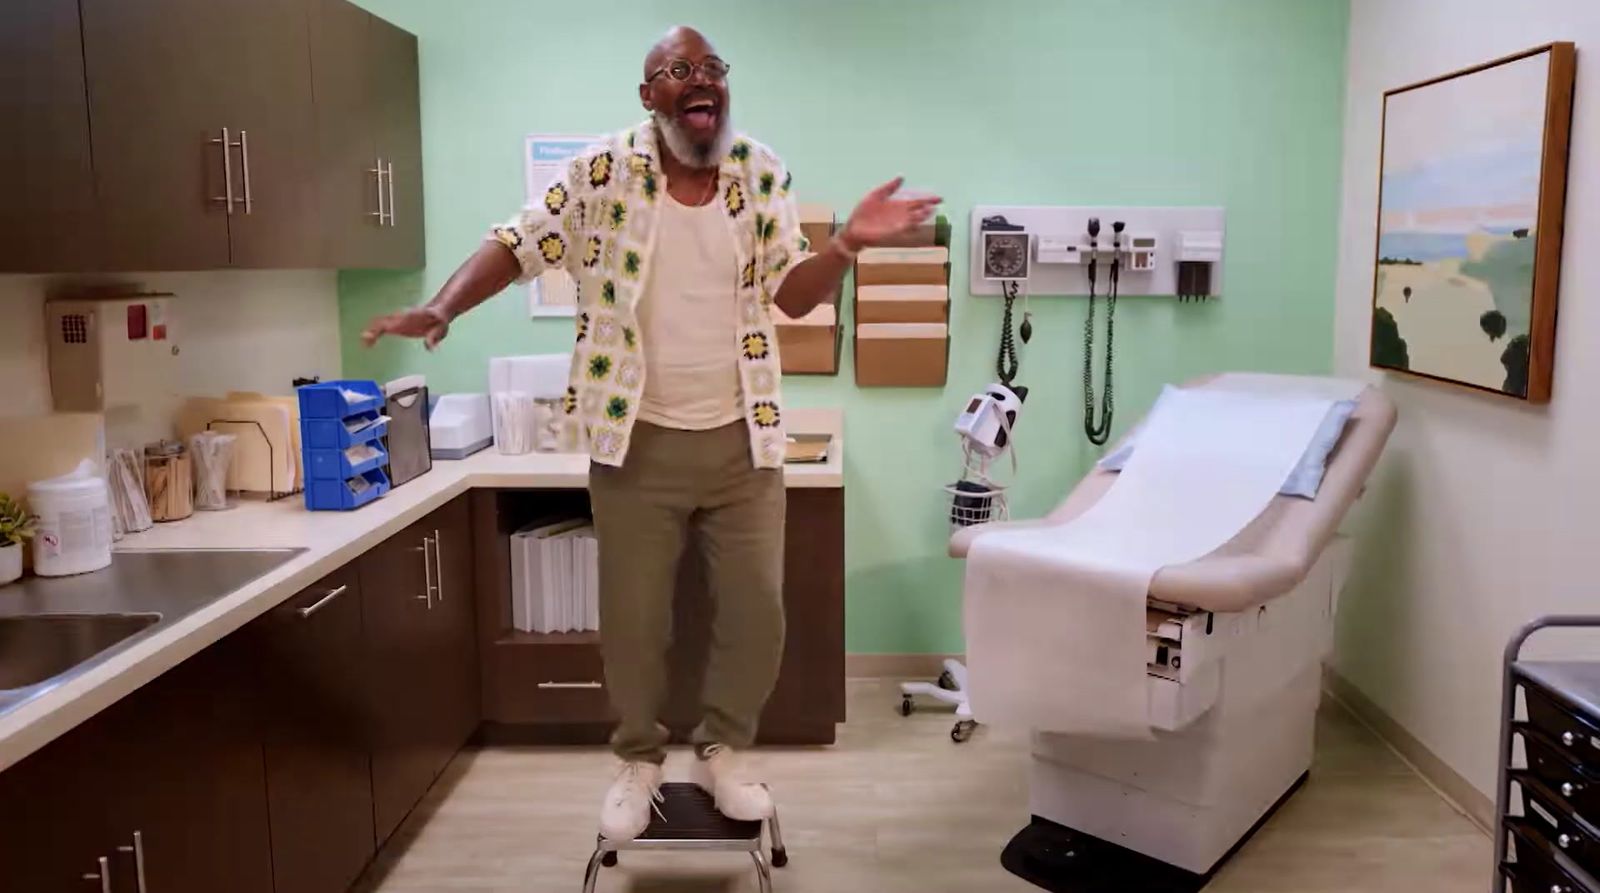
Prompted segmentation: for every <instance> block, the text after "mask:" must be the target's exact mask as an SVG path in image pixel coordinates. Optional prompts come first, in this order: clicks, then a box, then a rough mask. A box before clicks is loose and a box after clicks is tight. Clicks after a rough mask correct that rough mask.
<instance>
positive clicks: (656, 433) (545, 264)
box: [364, 27, 939, 839]
mask: <svg viewBox="0 0 1600 893" xmlns="http://www.w3.org/2000/svg"><path fill="white" fill-rule="evenodd" d="M727 75H728V65H727V63H725V62H724V61H722V59H721V58H719V57H718V56H717V55H716V52H715V51H714V50H713V49H712V46H711V44H710V43H709V42H708V41H707V40H706V38H705V37H704V36H703V35H701V34H700V33H699V32H697V31H695V30H693V29H690V28H681V27H680V28H675V29H673V30H672V31H670V32H668V33H667V35H666V36H665V37H663V38H662V39H661V41H660V42H659V43H657V44H656V45H655V46H654V47H653V48H652V49H651V50H650V52H649V54H648V55H647V56H646V57H645V64H644V81H643V82H642V83H641V84H640V85H639V100H640V102H641V103H642V104H643V105H644V107H645V109H646V110H647V111H648V112H649V113H650V119H649V120H648V121H647V122H645V123H644V124H641V125H639V126H638V127H635V128H634V129H632V130H629V131H627V132H625V133H623V134H620V135H618V136H617V137H615V138H613V139H611V140H610V141H608V142H607V143H606V144H605V145H603V146H600V147H596V148H594V149H591V150H589V151H588V152H587V153H585V154H584V155H582V156H581V157H579V158H578V159H576V160H575V161H574V162H572V164H571V165H570V167H569V169H568V171H567V173H566V174H565V175H564V176H562V177H560V178H557V180H556V181H555V182H554V183H552V184H550V187H549V189H548V190H547V191H546V192H545V194H544V198H543V200H542V201H541V202H540V203H538V204H537V205H535V206H533V207H529V208H527V209H526V210H524V211H523V213H522V214H521V215H520V216H519V217H518V218H516V219H515V220H513V221H511V222H510V223H507V224H505V225H503V226H496V227H494V228H493V229H492V230H491V233H490V238H489V239H488V240H487V241H486V242H485V244H484V245H483V246H482V247H481V248H479V249H478V251H477V253H476V254H474V255H473V256H472V258H471V259H469V260H468V261H467V262H466V263H465V264H464V265H462V267H461V268H460V269H459V270H457V271H456V272H455V274H454V275H452V276H451V277H450V280H449V281H448V282H446V283H445V285H444V287H443V288H442V289H441V290H440V291H439V294H438V295H437V296H436V297H435V298H434V299H433V300H432V301H430V302H429V303H428V304H426V305H425V306H422V307H418V308H414V309H410V310H404V311H401V312H398V313H394V314H391V315H389V316H386V317H382V318H380V319H377V320H374V321H373V322H372V324H371V325H370V326H369V328H368V329H367V331H366V333H365V335H364V337H365V340H366V342H367V343H368V344H371V343H373V342H375V341H376V340H377V339H378V338H380V337H382V336H383V335H402V336H407V337H412V338H422V339H423V340H424V342H425V344H426V345H427V346H428V347H429V348H430V349H431V348H432V347H433V346H435V345H436V344H438V343H439V341H440V340H441V339H443V338H444V337H445V334H446V332H447V331H448V329H449V326H450V322H451V321H452V320H453V319H455V318H456V317H457V316H459V315H460V314H462V313H464V312H466V311H467V310H469V309H471V308H472V307H475V306H477V305H478V304H480V303H482V302H483V301H484V300H486V299H487V298H489V297H490V296H491V295H494V294H495V293H497V292H499V291H501V290H502V289H504V288H505V287H506V286H508V285H510V284H511V283H512V282H513V281H519V282H520V281H526V280H527V279H529V278H530V277H533V276H536V275H538V274H539V273H541V272H542V271H544V270H546V269H549V268H557V267H559V268H561V269H565V270H567V271H568V272H569V273H571V274H572V275H573V277H574V278H575V279H576V280H577V283H578V315H577V344H576V348H575V351H574V354H573V364H572V372H571V377H570V382H569V387H568V388H567V395H566V399H565V401H564V409H565V411H566V417H565V419H564V424H565V425H567V431H566V433H567V435H568V437H569V439H570V442H574V443H577V442H581V441H580V440H579V438H580V437H582V438H583V439H584V440H586V441H587V443H588V449H589V454H590V457H591V472H590V479H589V492H590V502H591V507H592V510H593V513H594V521H595V532H596V536H597V537H598V539H599V542H600V590H601V591H600V636H601V651H602V653H603V655H604V659H605V672H606V688H607V691H608V693H609V695H610V698H611V703H612V706H613V708H614V709H615V710H616V712H617V714H618V716H619V719H620V723H619V725H618V727H617V729H616V732H615V734H614V735H613V737H612V747H613V749H614V750H615V751H616V754H617V756H618V757H620V758H621V760H622V768H621V769H620V771H619V772H618V774H617V776H616V779H615V780H614V782H613V783H612V785H611V788H610V790H609V792H608V793H607V795H606V798H605V801H604V804H603V807H602V811H601V820H600V828H601V833H603V834H604V835H605V836H606V837H608V838H611V839H632V838H634V837H637V836H638V835H639V833H640V832H642V831H643V830H644V828H645V826H646V825H647V824H648V823H649V820H650V812H651V805H652V799H653V798H659V796H660V795H659V792H658V790H657V789H658V788H659V786H660V784H661V777H662V772H661V764H662V762H663V760H664V759H665V756H666V751H665V745H666V743H667V730H666V729H665V728H663V727H662V726H661V725H660V724H659V723H658V721H657V717H658V715H659V713H660V710H661V707H662V702H663V699H664V697H665V692H666V683H667V668H666V652H667V648H668V645H669V644H670V638H671V621H672V598H673V585H674V580H675V579H676V567H677V564H678V560H679V557H680V555H681V553H682V551H683V548H684V544H685V542H686V538H687V537H688V535H689V534H690V533H691V532H693V533H694V534H695V535H696V539H697V541H698V542H699V543H700V545H701V549H702V552H703V556H704V558H705V564H706V569H707V583H708V586H709V588H710V594H711V598H712V602H713V604H714V605H715V611H716V616H715V619H714V621H713V627H712V637H711V640H712V645H711V653H710V657H709V662H708V666H707V667H706V676H705V688H704V691H703V692H702V704H703V708H704V712H705V718H704V721H703V722H702V724H701V725H700V727H699V728H698V729H696V730H695V732H694V737H693V740H694V744H695V755H696V760H695V766H694V773H693V774H694V778H695V781H696V782H697V783H699V784H700V786H701V787H702V788H704V789H705V790H707V791H708V792H709V793H711V795H712V796H713V797H714V798H715V800H716V804H717V808H718V809H719V810H721V811H722V812H723V813H724V814H726V815H728V816H729V817H732V818H736V819H744V820H757V819H763V818H766V817H767V816H768V815H770V814H771V812H772V801H771V798H770V795H769V794H768V792H767V789H766V788H765V786H763V785H761V784H759V783H756V782H755V780H754V779H752V778H750V777H749V776H748V775H747V774H746V773H745V772H744V771H742V769H741V767H740V764H739V763H738V762H737V761H736V760H735V758H734V752H733V749H735V748H745V747H748V746H749V745H750V744H751V743H752V741H753V740H754V739H755V734H756V724H757V720H758V717H759V716H760V713H761V709H762V706H763V705H764V704H765V702H766V699H767V697H768V695H769V694H770V693H771V691H772V687H773V684H774V683H775V681H776V679H777V672H778V665H779V661H780V658H781V657H782V652H783V636H784V626H783V623H784V621H783V604H782V583H783V581H782V574H783V523H784V485H783V457H784V442H785V439H784V434H783V418H782V408H781V402H780V399H779V388H778V379H779V367H778V358H777V339H776V336H775V334H774V329H773V319H772V315H771V305H772V304H773V303H776V304H777V305H778V307H780V308H781V309H782V310H783V312H784V313H786V314H788V315H789V316H791V317H800V316H804V315H805V314H806V313H808V312H810V311H811V309H812V308H814V307H815V306H816V305H817V304H818V303H819V302H821V301H822V300H824V299H825V298H826V297H827V296H828V295H829V294H831V293H832V291H833V290H834V289H835V288H836V287H837V286H838V284H839V282H840V280H841V278H842V277H843V276H844V273H845V271H846V270H847V269H848V268H849V266H850V263H851V260H852V258H854V257H855V255H856V253H857V252H858V251H860V250H861V249H862V248H863V247H866V246H870V245H874V244H879V243H881V242H883V241H885V240H889V239H892V238H893V237H895V236H897V235H899V234H901V233H903V232H905V231H907V230H909V229H911V228H913V227H915V226H917V225H919V224H921V223H923V222H925V221H926V220H927V219H928V217H929V216H930V215H931V214H932V213H933V212H934V210H935V208H936V207H937V205H938V203H939V199H937V198H916V199H907V198H901V197H897V196H896V194H895V193H896V191H897V190H898V189H899V187H900V180H899V179H896V180H893V181H891V182H889V183H886V184H884V185H883V186H880V187H878V188H877V189H875V190H873V191H872V192H871V193H870V194H868V195H867V196H866V198H864V199H863V200H862V201H861V203H860V204H859V205H858V206H857V207H856V209H855V211H854V213H852V214H851V215H850V218H849V220H848V222H847V223H846V224H845V225H844V227H843V228H842V230H841V231H840V232H839V234H838V235H836V236H835V237H834V238H833V239H832V240H831V241H830V242H829V243H828V244H827V245H818V246H808V245H807V244H806V240H805V239H804V238H803V237H802V236H801V234H800V223H799V214H798V212H797V210H796V205H795V201H794V198H793V196H792V195H791V194H790V180H789V174H788V172H787V171H786V170H785V169H784V166H783V163H782V162H781V161H780V160H779V159H778V157H777V155H775V154H773V152H772V151H771V150H769V149H767V148H766V147H765V146H762V145H760V144H759V143H756V142H755V141H753V140H751V139H748V138H746V137H743V136H739V135H736V134H735V132H734V130H733V125H732V123H731V118H730V114H729V111H730V99H729V94H728V84H727Z"/></svg>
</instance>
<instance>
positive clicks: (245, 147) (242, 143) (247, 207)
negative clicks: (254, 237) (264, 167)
mask: <svg viewBox="0 0 1600 893" xmlns="http://www.w3.org/2000/svg"><path fill="white" fill-rule="evenodd" d="M239 161H240V162H241V163H242V164H243V165H244V212H245V213H246V214H252V213H254V207H255V206H254V204H253V203H252V202H251V199H250V134H249V133H248V132H247V131H243V130H241V131H239Z"/></svg>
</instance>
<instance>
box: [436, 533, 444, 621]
mask: <svg viewBox="0 0 1600 893" xmlns="http://www.w3.org/2000/svg"><path fill="white" fill-rule="evenodd" d="M443 543H444V538H443V537H441V536H440V535H439V531H437V530H435V531H434V532H433V572H434V573H435V574H436V575H438V577H439V582H438V583H437V584H436V585H435V586H434V592H435V593H436V594H438V596H439V601H440V602H441V603H442V602H443V601H444V546H443Z"/></svg>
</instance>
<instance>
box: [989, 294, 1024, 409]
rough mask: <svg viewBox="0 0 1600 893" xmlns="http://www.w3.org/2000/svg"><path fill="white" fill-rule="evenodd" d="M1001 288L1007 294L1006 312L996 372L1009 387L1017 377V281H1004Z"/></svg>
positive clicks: (1001, 322) (1002, 325) (995, 363)
mask: <svg viewBox="0 0 1600 893" xmlns="http://www.w3.org/2000/svg"><path fill="white" fill-rule="evenodd" d="M1000 290H1001V291H1002V292H1003V293H1004V294H1005V296H1006V309H1005V314H1004V316H1003V317H1002V319H1001V320H1000V355H999V356H998V357H996V358H995V361H994V372H995V375H997V376H999V378H1000V383H1001V384H1003V385H1006V386H1007V387H1009V386H1010V385H1011V381H1012V379H1014V378H1016V377H1017V370H1018V366H1019V364H1018V362H1017V343H1016V341H1015V340H1014V339H1013V338H1012V336H1011V308H1012V305H1013V304H1015V303H1016V300H1017V291H1018V286H1017V283H1016V282H1014V281H1013V282H1003V283H1001V284H1000Z"/></svg>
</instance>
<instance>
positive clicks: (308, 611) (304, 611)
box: [300, 584, 350, 617]
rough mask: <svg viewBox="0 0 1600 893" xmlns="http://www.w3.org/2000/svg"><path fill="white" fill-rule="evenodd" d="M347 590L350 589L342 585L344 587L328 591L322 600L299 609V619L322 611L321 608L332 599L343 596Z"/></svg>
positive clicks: (336, 587)
mask: <svg viewBox="0 0 1600 893" xmlns="http://www.w3.org/2000/svg"><path fill="white" fill-rule="evenodd" d="M349 588H350V587H349V585H348V584H347V585H344V586H335V587H334V588H332V589H329V590H328V594H327V595H324V596H323V597H322V598H319V599H317V600H316V601H315V602H313V603H312V604H309V605H307V606H305V607H304V608H301V609H300V616H301V617H310V616H311V615H312V614H315V613H317V612H318V611H320V610H322V609H323V607H325V606H326V605H327V604H328V602H331V601H333V600H334V599H336V598H338V597H339V596H341V595H344V592H345V590H346V589H349Z"/></svg>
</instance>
